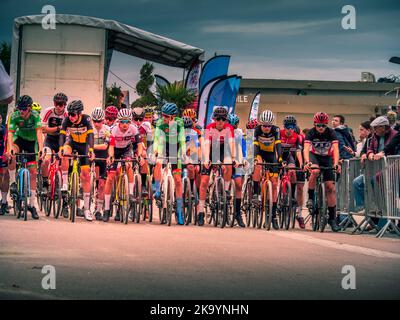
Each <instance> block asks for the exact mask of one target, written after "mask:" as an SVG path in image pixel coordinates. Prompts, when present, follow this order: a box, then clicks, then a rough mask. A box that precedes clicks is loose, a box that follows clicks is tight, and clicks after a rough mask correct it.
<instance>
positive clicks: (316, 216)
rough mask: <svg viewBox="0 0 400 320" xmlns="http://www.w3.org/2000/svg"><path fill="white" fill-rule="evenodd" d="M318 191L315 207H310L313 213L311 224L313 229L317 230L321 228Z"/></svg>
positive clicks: (315, 194) (315, 197) (315, 196)
mask: <svg viewBox="0 0 400 320" xmlns="http://www.w3.org/2000/svg"><path fill="white" fill-rule="evenodd" d="M317 193H318V191H317V192H315V193H314V206H313V208H310V209H309V210H310V214H311V226H312V229H313V231H317V230H318V229H319V212H318V203H317V202H318V200H317V198H318V195H317Z"/></svg>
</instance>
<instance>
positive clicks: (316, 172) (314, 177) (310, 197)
mask: <svg viewBox="0 0 400 320" xmlns="http://www.w3.org/2000/svg"><path fill="white" fill-rule="evenodd" d="M310 161H311V162H312V164H313V165H314V166H320V158H319V157H317V156H316V155H314V154H313V153H312V152H310ZM318 175H319V170H315V169H314V170H311V174H310V177H309V179H308V201H307V205H308V206H312V205H313V201H314V193H315V184H316V181H317V176H318Z"/></svg>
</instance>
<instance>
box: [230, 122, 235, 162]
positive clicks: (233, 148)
mask: <svg viewBox="0 0 400 320" xmlns="http://www.w3.org/2000/svg"><path fill="white" fill-rule="evenodd" d="M229 133H230V137H229V144H230V146H231V154H232V159H236V141H235V134H234V131H233V127H232V128H231V130H230V131H229Z"/></svg>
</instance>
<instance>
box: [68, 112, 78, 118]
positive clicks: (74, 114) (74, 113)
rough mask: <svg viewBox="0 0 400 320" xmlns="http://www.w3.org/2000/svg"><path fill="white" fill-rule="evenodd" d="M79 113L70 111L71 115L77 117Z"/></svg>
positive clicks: (69, 114)
mask: <svg viewBox="0 0 400 320" xmlns="http://www.w3.org/2000/svg"><path fill="white" fill-rule="evenodd" d="M77 115H78V114H77V113H76V112H68V116H69V117H76V116H77Z"/></svg>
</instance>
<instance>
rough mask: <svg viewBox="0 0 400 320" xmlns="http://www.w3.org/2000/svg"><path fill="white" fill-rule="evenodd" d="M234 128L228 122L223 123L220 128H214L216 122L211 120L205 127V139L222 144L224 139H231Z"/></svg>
mask: <svg viewBox="0 0 400 320" xmlns="http://www.w3.org/2000/svg"><path fill="white" fill-rule="evenodd" d="M233 137H234V129H233V127H232V126H231V125H230V124H229V123H225V124H224V125H223V127H222V129H221V130H218V129H217V128H216V123H215V122H212V123H210V124H209V125H207V127H206V132H205V139H206V141H209V142H211V143H212V144H214V145H215V144H224V143H225V141H229V139H233Z"/></svg>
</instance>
